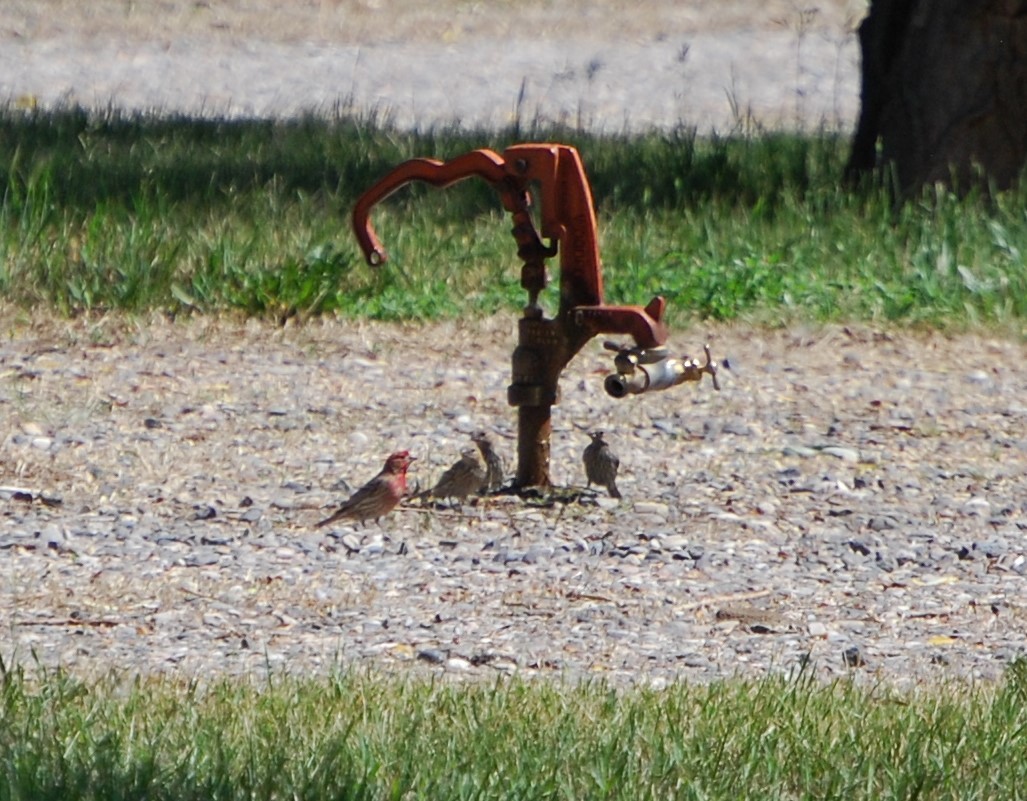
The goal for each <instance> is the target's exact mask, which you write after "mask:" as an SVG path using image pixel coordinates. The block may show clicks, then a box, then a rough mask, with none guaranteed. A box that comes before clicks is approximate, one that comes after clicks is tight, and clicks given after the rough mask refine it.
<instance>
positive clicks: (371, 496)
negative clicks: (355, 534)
mask: <svg viewBox="0 0 1027 801" xmlns="http://www.w3.org/2000/svg"><path fill="white" fill-rule="evenodd" d="M413 461H416V457H414V456H411V455H410V453H409V452H408V451H396V452H395V453H394V454H392V455H391V456H389V458H388V459H386V460H385V467H383V468H382V469H381V472H380V473H378V475H376V476H375V477H374V478H372V479H371V480H370V481H368V482H367V483H366V484H364V486H362V487H361V488H360V489H358V490H357V491H356V492H354V493H353V495H352V496H350V498H349V500H347V501H346V502H345V503H343V505H342V506H340V507H339V508H338V510H336V512H335V513H334V514H333V515H332V516H331V517H327V518H325V519H324V520H322V521H321V522H320V523H318V524H317V527H318V528H320V527H321V526H327V525H328V524H329V523H334V522H336V521H338V520H355V521H357V522H358V523H361V524H362V523H364V522H365V521H367V520H378V519H379V518H381V517H383V516H384V515H387V514H388V513H389V512H391V511H392V510H393V509H394V508H395V506H396V504H398V503H399V502H400V500H401V499H402V498H403V496H404V495H405V494H406V491H407V468H408V467H410V463H411V462H413Z"/></svg>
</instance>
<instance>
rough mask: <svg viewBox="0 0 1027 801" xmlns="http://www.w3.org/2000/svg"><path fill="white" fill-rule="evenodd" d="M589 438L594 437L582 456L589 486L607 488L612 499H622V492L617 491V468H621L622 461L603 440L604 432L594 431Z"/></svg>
mask: <svg viewBox="0 0 1027 801" xmlns="http://www.w3.org/2000/svg"><path fill="white" fill-rule="evenodd" d="M589 436H590V437H592V442H590V443H589V445H588V447H587V448H585V453H584V454H583V455H582V461H583V462H584V463H585V477H586V478H587V479H588V486H590V487H591V486H592V485H593V484H598V485H599V486H601V487H606V490H607V492H609V493H610V497H611V498H619V497H621V494H620V490H618V489H617V468H618V467H620V459H618V458H617V455H616V454H615V453H614V452H613V451H611V450H610V446H609V444H608V443H607V442H606V440H604V439H603V432H602V431H593V432H592V433H591V434H589Z"/></svg>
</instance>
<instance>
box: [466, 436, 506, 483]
mask: <svg viewBox="0 0 1027 801" xmlns="http://www.w3.org/2000/svg"><path fill="white" fill-rule="evenodd" d="M471 440H472V441H473V442H474V444H475V445H477V446H478V450H479V451H480V452H481V458H482V459H483V460H484V461H485V482H484V483H483V484H482V486H481V489H480V492H495V491H496V490H497V489H499V488H500V487H501V486H503V472H504V471H503V458H502V457H501V456H500V455H499V454H498V453H496V447H495V445H493V443H492V437H490V436H489V435H488V434H487V433H486V432H484V431H475V432H474V433H473V434H471Z"/></svg>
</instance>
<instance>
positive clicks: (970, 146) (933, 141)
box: [846, 0, 1027, 196]
mask: <svg viewBox="0 0 1027 801" xmlns="http://www.w3.org/2000/svg"><path fill="white" fill-rule="evenodd" d="M859 41H860V48H861V51H862V57H863V66H862V78H863V84H862V92H861V109H860V117H859V121H858V123H857V127H856V132H855V135H854V137H853V140H852V150H851V153H850V157H849V162H848V164H847V165H846V176H847V177H848V178H850V179H854V178H858V177H859V176H861V175H863V174H866V173H868V172H872V171H875V170H884V171H885V172H886V174H888V175H889V176H890V178H891V179H892V180H893V181H894V186H895V189H896V190H897V191H898V193H899V194H900V196H910V195H913V194H915V193H917V192H918V191H919V190H920V189H921V188H922V187H923V186H925V185H932V184H934V183H937V182H941V183H943V184H945V185H947V186H950V187H951V188H953V189H955V190H956V191H958V192H961V193H962V192H965V191H967V190H969V189H970V188H971V187H973V186H977V185H980V184H981V183H982V182H986V183H987V185H988V186H994V187H995V188H998V189H1004V188H1007V187H1009V186H1011V185H1012V184H1014V183H1015V182H1016V180H1017V179H1018V178H1019V176H1020V173H1021V171H1022V169H1023V167H1024V164H1025V163H1027V0H872V1H871V6H870V12H869V14H868V15H867V17H866V19H865V20H864V21H863V23H862V25H860V29H859Z"/></svg>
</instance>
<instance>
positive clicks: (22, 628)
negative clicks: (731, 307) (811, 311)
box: [0, 315, 1027, 683]
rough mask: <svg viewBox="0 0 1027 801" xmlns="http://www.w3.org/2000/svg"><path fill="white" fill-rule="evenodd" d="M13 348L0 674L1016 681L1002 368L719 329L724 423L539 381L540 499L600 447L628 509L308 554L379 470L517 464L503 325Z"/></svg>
mask: <svg viewBox="0 0 1027 801" xmlns="http://www.w3.org/2000/svg"><path fill="white" fill-rule="evenodd" d="M8 317H9V315H8ZM8 327H9V330H8V332H7V335H6V336H5V338H4V341H3V344H2V345H0V375H2V377H3V380H2V383H0V417H2V418H3V419H4V421H5V423H6V425H5V426H4V430H5V431H7V433H6V434H5V435H4V439H3V441H2V444H0V457H2V470H3V475H2V479H0V483H2V484H3V485H4V488H3V489H2V490H0V511H2V516H0V550H2V551H3V558H2V559H0V610H3V615H4V621H3V627H2V631H3V632H4V635H3V638H2V639H0V656H2V657H3V659H4V662H5V663H6V664H8V665H10V664H11V663H12V662H21V663H26V664H31V663H32V661H33V660H35V659H38V660H39V661H41V662H43V663H44V664H47V665H56V664H62V665H64V666H66V667H68V668H69V669H75V670H78V671H83V672H93V671H102V670H104V669H106V668H107V667H109V666H110V665H112V664H113V665H117V666H119V667H122V668H126V669H130V670H139V671H143V672H149V673H163V672H176V673H177V672H183V673H186V674H193V675H204V674H210V673H211V672H212V671H213V672H218V673H228V674H244V673H259V672H262V671H264V670H266V669H267V668H268V667H271V668H273V669H275V670H289V671H296V672H303V673H308V672H314V673H317V672H319V671H324V670H327V669H329V668H330V667H331V666H333V665H337V664H360V665H372V666H375V667H376V668H380V669H383V670H410V669H413V670H418V671H438V672H445V673H447V674H450V675H454V676H460V677H482V676H490V675H494V674H495V673H496V672H497V671H504V672H515V671H516V672H519V673H520V674H522V675H527V676H537V675H567V676H572V677H580V676H586V675H597V674H598V675H602V676H605V677H607V678H609V679H611V680H613V681H616V682H618V683H629V682H634V681H645V682H655V683H661V682H665V681H668V680H672V679H675V678H680V677H687V678H689V679H694V680H709V679H712V678H715V677H722V676H726V675H736V674H740V675H746V676H758V675H764V674H765V673H766V672H767V671H774V670H782V671H785V670H794V669H796V668H797V667H798V666H799V665H801V664H804V663H808V664H809V665H810V669H813V670H815V671H816V672H817V674H818V675H822V676H823V677H825V678H830V677H832V676H836V675H839V674H842V673H845V672H855V673H856V674H857V675H860V676H866V677H868V678H871V679H873V680H878V679H881V678H884V679H886V680H889V681H893V682H896V683H904V682H910V681H921V680H939V679H943V678H952V677H961V678H972V679H975V680H987V679H993V678H996V677H998V676H1000V675H1001V673H1002V671H1003V668H1004V666H1005V665H1006V664H1008V662H1009V660H1010V659H1012V658H1014V657H1016V656H1017V655H1024V652H1025V643H1027V638H1025V635H1027V593H1025V590H1024V586H1025V585H1024V573H1025V571H1027V546H1025V543H1024V528H1025V527H1027V503H1025V501H1024V499H1025V498H1027V469H1025V468H1027V465H1025V451H1027V434H1025V429H1024V424H1023V423H1024V419H1025V415H1027V407H1025V406H1024V403H1023V398H1025V397H1027V368H1025V367H1024V364H1025V360H1024V356H1025V353H1024V350H1025V349H1024V346H1023V345H1021V344H1011V343H1010V342H1008V341H992V340H987V339H981V338H977V337H970V336H965V337H959V338H954V339H948V338H943V337H941V336H937V335H935V336H925V337H918V336H914V335H902V336H892V335H888V334H883V333H880V332H875V331H871V330H849V329H833V328H832V329H827V330H819V331H791V332H787V333H784V332H774V333H767V332H753V331H749V330H742V329H737V330H736V329H723V330H716V331H714V332H713V337H712V342H713V346H714V350H715V352H716V353H717V354H718V355H719V356H721V357H725V356H726V357H729V358H730V361H731V363H732V366H733V370H732V371H731V372H730V373H723V374H722V377H723V382H722V383H723V388H722V390H721V391H720V392H714V391H713V389H712V387H711V386H710V385H709V384H706V383H704V384H701V385H698V386H697V385H687V386H685V387H679V388H676V389H674V390H670V391H667V392H663V393H654V394H652V395H647V396H642V397H636V398H629V399H625V400H619V401H618V400H614V399H612V398H609V397H607V396H606V395H604V394H603V392H602V389H601V387H602V377H603V374H604V373H605V372H606V371H608V369H609V367H610V360H609V355H608V354H607V353H604V352H603V351H602V350H601V349H600V348H599V346H598V343H594V344H593V346H590V347H589V348H587V349H586V350H585V351H584V352H583V353H582V354H581V355H579V357H578V358H577V359H576V360H575V361H574V362H573V363H572V365H571V367H570V369H569V370H568V371H567V373H566V374H565V379H564V381H563V389H564V399H563V402H562V403H561V405H560V406H559V407H557V409H556V418H555V429H556V430H555V435H554V441H553V465H554V478H555V479H556V480H557V481H558V482H559V483H560V484H562V485H567V486H580V485H581V484H582V483H583V481H584V476H583V469H582V467H581V461H580V457H581V452H582V450H583V448H584V446H585V444H586V443H587V442H588V437H587V431H588V430H589V429H591V428H595V427H599V428H603V429H605V430H606V431H607V432H608V437H607V438H608V439H609V440H610V441H611V442H612V444H613V446H614V449H615V450H616V451H617V452H618V453H619V455H620V457H621V460H622V468H621V476H622V478H621V480H620V481H619V483H620V486H621V490H622V492H623V493H624V496H625V497H624V499H623V500H622V501H620V502H615V501H612V500H610V499H608V498H606V497H604V495H602V494H586V495H585V496H583V498H582V500H581V501H580V502H578V503H569V504H558V505H555V506H551V507H546V506H539V505H532V504H530V503H527V502H525V501H522V500H520V499H516V498H512V497H502V496H500V497H494V498H490V499H488V500H487V502H478V503H472V504H465V506H464V507H463V508H462V509H455V508H454V509H448V508H432V507H428V506H423V505H418V504H414V503H409V504H407V505H405V506H404V507H402V508H401V509H399V510H398V511H396V512H395V513H393V514H392V515H391V516H390V517H389V518H387V519H386V520H385V521H383V523H382V524H381V526H380V527H379V526H376V525H373V524H372V525H369V526H368V527H367V528H365V529H357V528H351V527H347V526H342V527H338V528H335V529H332V530H330V531H328V532H327V533H326V532H325V531H324V530H323V529H314V528H313V527H312V524H313V523H314V522H315V521H317V520H318V519H319V518H320V517H321V516H323V515H324V513H326V512H327V511H329V510H330V509H331V508H333V506H334V505H335V504H337V503H338V501H339V500H340V499H342V498H344V497H346V495H347V494H348V492H349V490H350V489H351V488H353V487H355V486H357V485H359V484H361V483H363V482H364V481H366V480H367V479H368V478H370V476H371V475H373V474H374V473H375V472H377V470H378V469H379V467H380V465H381V462H382V461H383V458H384V456H385V455H386V454H387V453H388V452H389V451H391V450H393V449H398V448H409V449H410V450H411V451H412V452H414V454H415V455H417V456H418V457H419V461H418V462H417V463H415V469H414V471H413V473H412V478H413V479H414V480H415V481H416V482H419V484H420V485H421V486H427V485H430V483H431V482H432V481H433V480H434V479H435V478H437V477H438V475H439V474H440V472H441V471H442V470H443V469H444V468H445V467H446V466H447V465H448V464H449V463H451V462H452V461H453V460H454V459H456V458H457V456H458V454H459V452H460V450H461V448H463V447H465V446H466V445H467V444H468V442H469V439H468V433H469V432H470V431H472V430H474V429H475V428H478V427H485V428H488V429H490V430H492V431H493V432H495V434H496V436H497V437H498V438H499V441H500V443H501V447H502V449H503V450H504V451H505V454H506V456H507V458H510V456H511V454H512V453H513V436H514V420H515V417H514V414H513V411H512V410H511V409H510V408H508V407H507V406H506V404H505V387H506V384H507V381H508V366H509V356H510V351H511V349H512V344H513V335H512V333H511V332H512V330H513V321H512V320H505V319H504V320H497V321H493V322H490V323H484V324H480V325H477V326H472V327H466V326H455V325H438V326H430V327H418V328H409V327H389V326H380V325H368V324H350V323H346V324H344V323H341V322H335V321H320V322H315V323H310V324H308V325H306V326H304V327H297V328H286V329H284V330H283V329H278V328H273V327H271V326H269V325H264V324H258V323H253V322H251V323H248V324H245V325H235V324H233V323H230V322H226V321H215V320H200V321H192V322H187V323H182V322H179V323H176V324H169V323H165V322H162V321H161V320H153V321H150V322H147V323H136V324H129V323H124V322H120V323H119V322H112V321H106V320H101V321H97V322H94V323H92V324H88V323H74V324H63V325H59V326H55V325H54V324H52V323H42V322H40V323H36V324H26V325H21V326H14V325H13V324H9V326H8ZM704 335H705V332H696V331H683V332H677V334H676V335H675V336H674V338H673V343H674V345H675V346H676V347H679V348H686V347H688V346H693V345H697V344H698V343H700V342H701V341H702V338H703V337H704Z"/></svg>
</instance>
